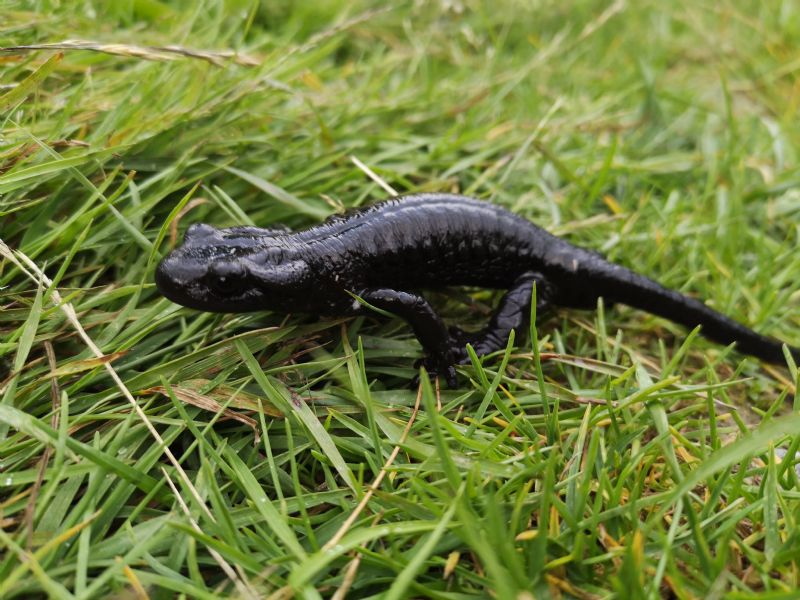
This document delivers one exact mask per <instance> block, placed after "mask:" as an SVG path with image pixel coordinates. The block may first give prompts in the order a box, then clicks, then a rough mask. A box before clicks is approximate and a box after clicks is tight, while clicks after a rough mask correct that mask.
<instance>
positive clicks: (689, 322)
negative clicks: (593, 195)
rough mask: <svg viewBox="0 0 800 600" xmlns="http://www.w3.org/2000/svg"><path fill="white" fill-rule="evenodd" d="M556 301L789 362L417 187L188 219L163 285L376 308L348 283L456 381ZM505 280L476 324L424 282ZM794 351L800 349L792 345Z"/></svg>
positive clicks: (226, 300)
mask: <svg viewBox="0 0 800 600" xmlns="http://www.w3.org/2000/svg"><path fill="white" fill-rule="evenodd" d="M534 283H535V284H536V290H537V314H541V312H542V311H544V310H546V309H547V308H548V307H549V306H552V305H557V306H565V307H572V308H586V309H592V308H594V307H595V306H596V305H597V300H598V298H600V297H601V296H602V297H603V298H604V300H605V302H606V304H607V305H610V304H612V303H618V302H619V303H623V304H628V305H630V306H633V307H636V308H639V309H642V310H646V311H648V312H650V313H653V314H656V315H659V316H661V317H665V318H667V319H669V320H671V321H674V322H676V323H680V324H681V325H685V326H687V327H691V328H693V327H695V326H697V325H701V326H702V333H703V335H705V336H706V337H708V338H710V339H712V340H714V341H716V342H719V343H721V344H726V345H727V344H731V343H733V342H736V348H737V350H739V351H740V352H743V353H745V354H750V355H753V356H755V357H758V358H760V359H762V360H765V361H767V362H771V363H781V362H783V361H784V356H783V352H782V349H781V342H779V341H778V340H775V339H773V338H768V337H765V336H762V335H759V334H757V333H755V332H754V331H753V330H751V329H750V328H748V327H746V326H744V325H742V324H741V323H738V322H736V321H734V320H732V319H729V318H728V317H726V316H724V315H722V314H720V313H718V312H716V311H714V310H712V309H711V308H709V307H707V306H706V305H705V304H703V303H702V302H700V301H698V300H695V299H693V298H689V297H688V296H685V295H683V294H681V293H679V292H676V291H674V290H670V289H667V288H665V287H663V286H661V285H659V284H658V283H656V282H655V281H653V280H651V279H648V278H646V277H644V276H642V275H639V274H638V273H635V272H633V271H631V270H629V269H626V268H624V267H622V266H619V265H615V264H613V263H610V262H608V261H607V260H605V259H604V258H603V257H601V256H600V255H598V254H596V253H594V252H592V251H589V250H585V249H583V248H579V247H577V246H574V245H572V244H570V243H569V242H566V241H565V240H562V239H560V238H557V237H555V236H553V235H551V234H549V233H548V232H546V231H545V230H543V229H541V228H539V227H537V226H536V225H533V224H532V223H530V222H529V221H527V220H525V219H523V218H521V217H519V216H517V215H515V214H513V213H511V212H509V211H507V210H505V209H503V208H500V207H498V206H495V205H493V204H490V203H488V202H481V201H478V200H474V199H471V198H466V197H464V196H457V195H451V194H418V195H411V196H403V197H399V198H395V199H392V200H388V201H386V202H381V203H379V204H375V205H374V206H371V207H368V208H366V209H363V210H360V211H357V212H353V213H351V214H348V215H345V216H334V217H331V218H330V219H328V220H327V221H325V222H324V223H322V224H320V225H318V226H315V227H312V228H310V229H306V230H304V231H298V232H291V231H289V230H286V229H260V228H256V227H231V228H228V229H215V228H214V227H211V226H210V225H204V224H196V225H192V226H191V227H190V228H189V230H188V231H187V232H186V238H185V240H184V243H183V245H182V246H180V247H178V248H177V249H175V250H174V251H173V252H171V253H170V254H169V255H168V256H167V257H166V258H165V259H164V260H162V261H161V263H160V264H159V266H158V270H157V271H156V285H157V286H158V289H159V290H160V291H161V293H162V294H164V296H166V297H167V298H169V299H170V300H172V301H174V302H177V303H178V304H182V305H183V306H188V307H191V308H196V309H199V310H205V311H213V312H248V311H257V310H275V311H281V312H309V313H316V314H322V315H347V314H374V311H372V310H371V309H370V308H368V307H365V306H364V305H363V304H361V303H359V302H358V301H357V300H356V299H354V297H353V296H352V295H351V294H355V295H357V296H359V297H360V298H361V299H363V301H364V302H366V303H368V304H369V305H372V306H374V307H377V308H380V309H384V310H386V311H389V312H391V313H393V314H395V315H397V316H399V317H402V318H403V319H405V320H407V321H408V322H409V323H410V325H411V326H412V328H413V330H414V333H415V335H416V336H417V338H418V339H419V341H420V343H421V344H422V346H423V348H424V350H425V352H426V355H427V358H426V361H425V363H426V366H427V367H428V368H429V369H430V370H432V371H433V372H436V373H439V374H442V375H444V376H445V377H446V379H447V381H448V383H450V384H451V385H453V384H454V381H455V370H454V367H453V365H454V364H456V363H458V362H461V361H464V360H465V359H466V354H465V351H464V346H465V344H466V342H470V343H472V344H473V346H474V348H475V350H476V352H477V353H478V354H479V355H480V354H486V353H489V352H493V351H495V350H498V349H501V348H504V347H505V345H506V342H507V340H508V335H509V333H510V331H511V329H516V330H517V331H519V330H521V329H522V328H524V327H525V326H526V317H527V316H528V315H529V314H530V302H531V290H532V287H533V284H534ZM459 285H466V286H478V287H487V288H500V289H507V290H508V292H507V293H506V295H505V296H504V297H503V299H502V301H501V303H500V306H499V307H498V309H497V312H496V313H495V315H494V316H493V317H492V320H491V322H490V323H489V326H488V327H487V328H486V329H484V330H483V331H482V332H480V333H478V334H472V335H470V334H465V333H463V332H461V331H459V330H457V329H456V330H449V331H448V329H447V328H446V327H445V325H444V324H443V323H442V320H441V319H440V318H439V316H438V315H437V314H436V313H435V312H434V310H433V309H432V308H431V306H430V305H429V304H428V302H427V301H426V300H425V299H424V298H423V297H422V296H420V295H419V293H418V290H420V289H436V288H442V287H446V286H459ZM790 351H791V353H792V355H793V356H794V358H795V360H798V361H800V349H798V348H791V349H790Z"/></svg>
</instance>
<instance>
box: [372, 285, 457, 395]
mask: <svg viewBox="0 0 800 600" xmlns="http://www.w3.org/2000/svg"><path fill="white" fill-rule="evenodd" d="M359 296H360V297H361V298H362V299H363V300H364V301H365V302H367V303H369V304H371V305H372V306H374V307H375V308H380V309H381V310H385V311H388V312H390V313H392V314H394V315H397V316H398V317H400V318H401V319H404V320H405V321H407V322H408V323H409V325H411V329H412V330H413V331H414V335H415V336H417V339H418V340H419V343H420V344H422V348H423V350H425V354H426V358H425V359H424V360H423V364H424V365H425V368H426V369H427V370H428V371H429V372H431V373H432V374H438V375H441V376H442V377H444V379H445V381H447V385H448V386H449V387H451V388H453V387H455V386H456V370H455V367H454V366H453V365H454V364H455V360H454V357H453V354H452V352H451V343H452V342H451V340H450V336H449V334H448V333H447V327H445V325H444V323H443V322H442V319H441V318H439V315H437V314H436V311H434V310H433V308H432V307H431V305H430V304H428V301H427V300H425V298H423V297H422V296H420V295H418V294H413V293H410V292H403V291H399V290H393V289H388V288H379V289H371V290H364V291H362V292H361V293H359Z"/></svg>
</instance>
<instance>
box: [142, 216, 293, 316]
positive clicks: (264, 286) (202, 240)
mask: <svg viewBox="0 0 800 600" xmlns="http://www.w3.org/2000/svg"><path fill="white" fill-rule="evenodd" d="M287 239H288V238H287V235H286V233H276V232H275V231H274V230H259V229H256V228H254V227H247V228H242V227H232V228H229V229H216V228H214V227H212V226H210V225H205V224H195V225H192V226H191V227H189V229H188V230H187V232H186V236H185V238H184V241H183V245H181V246H179V247H178V248H176V249H175V250H173V251H172V252H170V253H169V254H168V255H167V256H166V257H165V258H164V259H163V260H162V261H161V263H159V265H158V268H157V269H156V276H155V280H156V287H157V288H158V290H159V291H160V292H161V293H162V294H163V295H164V296H166V297H167V298H169V299H170V300H172V301H173V302H175V303H177V304H181V305H182V306H187V307H189V308H196V309H198V310H206V311H212V312H249V311H256V310H272V309H276V310H285V311H289V310H299V311H302V310H304V306H303V305H302V302H301V300H302V299H304V297H307V294H305V293H304V292H303V288H305V285H304V282H306V281H307V279H308V266H307V265H306V263H305V261H303V260H302V259H300V258H299V257H297V256H295V254H296V253H295V252H292V250H291V248H292V246H291V244H289V243H287Z"/></svg>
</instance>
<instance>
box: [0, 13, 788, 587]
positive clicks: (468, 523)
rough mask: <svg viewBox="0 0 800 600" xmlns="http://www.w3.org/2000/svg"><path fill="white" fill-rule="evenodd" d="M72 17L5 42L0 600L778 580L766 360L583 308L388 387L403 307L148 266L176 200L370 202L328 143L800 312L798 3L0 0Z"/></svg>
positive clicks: (664, 269)
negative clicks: (326, 315)
mask: <svg viewBox="0 0 800 600" xmlns="http://www.w3.org/2000/svg"><path fill="white" fill-rule="evenodd" d="M78 38H80V39H82V40H86V41H88V42H89V44H88V47H80V46H86V45H85V44H84V45H82V44H77V45H76V44H71V45H69V44H68V45H65V47H63V48H61V49H53V48H50V49H29V50H17V51H14V52H3V53H0V69H2V81H0V84H2V87H1V88H0V110H1V111H2V131H1V132H0V135H1V136H2V137H0V194H2V196H0V215H1V216H2V221H1V222H0V223H1V225H0V237H1V238H2V240H3V241H4V242H5V244H7V245H8V247H9V248H11V249H13V250H15V251H18V252H19V253H20V254H10V251H9V252H6V256H5V258H4V260H3V262H2V263H0V285H2V289H0V306H2V312H0V354H1V355H2V356H0V375H1V376H2V377H1V379H2V381H1V382H0V526H1V527H0V597H4V598H22V597H26V598H27V597H42V596H52V597H57V598H72V597H77V598H90V597H101V596H109V595H114V596H124V597H140V598H145V597H149V598H171V597H175V596H182V597H190V598H215V597H219V596H220V595H234V596H239V597H261V596H265V597H274V598H288V597H292V596H296V597H303V598H317V597H335V598H343V597H345V596H346V597H349V598H366V597H373V596H377V595H378V594H381V593H383V594H384V597H387V598H403V597H426V598H441V599H449V598H467V597H475V598H482V597H486V596H488V595H491V596H495V597H497V598H502V599H505V598H519V599H528V598H543V597H563V598H580V599H584V598H661V597H664V598H673V597H674V598H681V599H684V598H686V599H689V598H700V597H706V598H731V599H749V598H757V597H763V598H773V599H774V598H794V597H796V591H795V590H796V589H797V588H798V586H800V533H798V531H799V530H798V527H797V521H798V519H800V483H799V482H798V474H797V470H796V465H797V461H796V459H795V458H794V457H795V453H796V451H797V450H798V449H799V448H800V437H798V434H797V432H798V431H800V415H798V408H800V407H799V406H798V404H797V400H796V399H795V398H796V397H795V393H796V389H797V385H798V371H797V368H796V366H795V365H793V364H789V365H788V367H789V368H782V367H771V366H765V365H760V364H758V363H757V362H756V361H754V360H752V359H747V358H744V357H742V356H741V355H738V354H736V353H735V352H733V351H731V350H730V349H725V348H721V347H719V346H716V345H714V344H712V343H710V342H707V341H704V340H703V339H702V338H701V337H699V336H696V335H692V334H690V332H687V331H685V330H683V329H681V328H680V327H677V326H674V325H672V324H670V323H668V322H665V321H663V320H660V319H657V318H654V317H651V316H648V315H646V314H644V313H641V312H638V311H634V310H631V309H627V308H625V307H605V308H604V307H603V306H602V305H600V306H598V309H597V310H596V311H594V312H591V311H588V312H586V311H585V312H581V311H558V312H556V313H554V314H551V315H548V316H544V317H543V318H542V319H541V320H540V322H539V326H538V329H537V330H536V331H535V336H531V337H530V338H529V339H526V337H525V336H522V335H520V336H518V340H517V342H518V345H517V346H516V347H514V348H509V351H508V352H506V353H505V355H502V354H503V353H500V354H501V355H497V356H490V357H486V358H483V359H477V358H476V359H475V360H474V363H473V364H472V365H469V366H466V367H464V368H462V369H460V372H461V376H460V387H459V388H458V389H455V390H446V389H442V390H439V389H438V388H437V387H436V385H435V382H434V384H431V383H430V382H429V381H428V380H427V379H426V378H425V377H423V379H422V385H421V387H420V389H419V390H416V389H410V388H409V387H408V382H409V380H411V378H412V377H413V376H414V374H415V372H414V369H413V367H412V365H413V363H414V360H415V358H417V357H419V355H420V349H419V345H418V344H417V343H416V341H415V340H414V339H413V338H412V336H411V335H410V332H409V329H408V327H407V326H406V325H404V324H403V323H402V322H399V321H396V320H372V319H353V320H345V319H340V320H316V319H314V318H313V317H312V316H305V315H291V316H289V317H288V318H287V317H286V316H285V315H279V314H269V313H257V314H248V315H213V314H203V313H197V312H193V311H190V310H186V309H182V308H180V307H178V306H176V305H173V304H171V303H170V302H168V301H166V300H165V299H163V298H161V297H160V296H159V295H158V293H157V292H156V290H155V289H154V286H153V284H152V278H153V270H154V267H155V265H156V263H157V261H158V259H159V258H160V257H161V256H162V255H163V254H164V253H165V252H166V251H168V249H169V248H170V247H171V246H172V245H173V244H174V243H175V240H176V238H175V234H176V233H177V234H178V235H180V232H182V231H183V230H184V229H185V228H186V227H187V226H188V225H189V224H190V223H193V222H200V221H205V222H210V223H214V224H216V225H219V226H224V225H231V224H246V223H254V224H258V225H261V226H269V225H270V224H273V223H285V224H287V225H289V226H292V227H300V226H305V225H309V224H312V223H315V222H318V221H319V220H320V219H321V218H323V217H324V216H325V215H327V214H330V213H333V212H336V211H339V210H341V209H342V208H344V207H352V206H359V205H364V204H368V203H370V202H373V201H376V200H379V199H382V198H385V197H386V196H387V192H386V191H384V190H383V189H382V187H381V186H380V185H378V184H377V183H376V182H374V181H373V180H371V179H370V178H369V177H368V176H367V175H366V174H365V172H364V170H363V169H362V168H359V166H357V162H354V160H353V157H354V158H355V159H357V160H360V161H362V163H363V164H364V165H366V166H368V167H369V168H370V169H372V170H374V171H375V173H376V174H377V176H378V177H379V178H380V179H381V180H382V181H384V182H386V183H387V184H388V185H390V186H391V187H392V188H394V189H396V190H398V191H401V192H407V191H409V192H410V191H445V190H446V191H459V192H462V193H467V194H471V195H475V196H478V197H481V198H485V199H487V200H491V201H492V202H496V203H498V204H501V205H504V206H506V207H508V208H511V209H513V210H515V211H517V212H518V213H520V214H522V215H525V216H526V217H528V218H530V219H531V220H533V221H535V222H537V223H539V224H541V225H543V226H546V227H547V228H549V229H550V230H552V231H554V232H556V233H559V234H561V235H564V236H567V237H568V238H569V239H571V240H573V241H575V242H576V243H579V244H581V245H584V246H587V247H591V248H594V249H597V250H598V251H601V252H603V253H605V254H606V255H607V256H609V257H610V258H611V259H613V260H615V261H618V262H620V263H622V264H626V265H628V266H631V267H635V268H636V269H637V270H639V271H641V272H643V273H646V274H648V275H650V276H652V277H654V278H657V279H658V280H660V281H662V282H663V283H665V284H667V285H669V286H672V287H675V288H677V289H680V290H682V291H684V292H687V293H691V294H693V295H697V296H700V297H703V298H705V299H707V300H708V302H709V303H710V304H711V305H713V306H714V307H715V308H717V309H719V310H721V311H723V312H725V313H727V314H730V315H731V316H733V317H735V318H737V319H739V320H741V321H743V322H746V323H749V324H752V326H753V327H754V328H756V329H757V330H759V331H761V332H764V333H768V334H772V335H776V336H778V337H781V338H782V339H784V340H786V341H787V342H790V343H794V344H795V345H797V344H798V343H800V316H799V315H800V288H799V287H798V283H797V282H798V281H799V280H800V254H798V252H797V247H798V242H800V195H799V194H798V192H797V189H796V187H797V184H798V183H800V168H798V148H800V125H798V122H797V118H796V112H797V103H798V98H799V96H798V89H800V88H799V87H798V73H799V69H800V54H798V51H797V43H798V40H800V9H798V7H797V6H796V5H795V4H794V3H792V2H788V1H786V2H779V1H777V2H764V3H762V2H756V1H746V2H734V1H733V0H723V1H722V2H711V1H706V0H702V1H701V2H690V1H688V0H686V1H679V2H675V3H661V2H656V1H654V0H644V1H643V2H624V1H617V2H613V3H609V2H600V1H595V0H570V1H569V2H563V3H559V2H548V1H543V2H536V3H524V2H514V1H513V0H504V1H502V2H495V1H492V2H480V1H477V0H475V1H472V0H465V1H463V2H430V3H423V2H415V3H411V2H407V3H393V4H391V5H384V3H378V2H375V3H368V2H345V1H343V0H326V1H324V2H316V3H313V8H312V3H293V2H290V1H288V0H287V1H285V2H270V3H263V4H262V3H258V2H250V1H246V0H227V1H223V0H204V1H203V2H199V3H193V2H169V3H167V2H163V1H160V0H126V1H121V2H113V3H110V2H109V3H99V2H97V3H95V2H89V1H86V2H58V1H55V0H52V1H44V0H42V1H27V2H22V1H19V2H15V1H13V0H11V1H9V2H6V3H5V5H4V19H3V21H2V23H0V45H2V46H23V45H34V46H36V45H41V44H47V43H55V42H61V41H63V40H67V39H78ZM170 46H173V47H175V48H172V49H170V48H168V47H170ZM200 51H202V52H200ZM231 51H235V52H237V53H238V54H237V55H235V56H232V55H231ZM25 257H27V258H28V259H29V260H30V264H28V266H26V267H25V270H27V271H28V272H29V273H30V274H31V276H30V277H29V276H27V275H25V274H24V272H23V270H22V269H21V268H20V267H19V266H17V265H16V264H15V263H14V260H16V261H24V260H25ZM36 268H38V269H41V271H42V272H44V273H45V274H46V276H47V277H48V279H47V280H43V279H42V278H41V277H40V276H38V275H36ZM49 281H51V282H52V283H47V282H49ZM59 298H61V302H60V303H59V304H58V306H56V305H55V304H54V301H55V302H56V303H58V302H59V300H58V299H59ZM431 298H432V299H433V300H434V302H435V303H436V305H437V307H438V308H439V309H440V310H441V312H442V313H443V314H445V315H446V316H447V317H448V319H450V320H451V321H452V322H454V323H459V324H468V325H474V326H476V327H477V326H479V325H480V324H481V323H482V322H483V321H484V320H485V319H486V315H487V314H488V312H489V310H490V308H491V305H492V302H493V301H494V299H495V298H496V294H495V293H493V292H488V291H483V290H481V291H474V292H471V293H469V294H467V293H464V292H462V291H454V292H452V293H448V294H441V293H440V294H435V295H434V294H432V295H431ZM68 306H72V307H74V311H75V312H74V314H73V315H70V314H68V313H69V309H68V308H67V307H68ZM65 308H66V309H67V310H66V311H65ZM80 328H83V329H84V330H85V335H86V336H87V337H86V338H84V337H82V336H81V334H80V333H79V329H80ZM521 333H522V332H520V334H521ZM87 338H88V339H89V340H91V342H89V341H87ZM530 339H534V340H536V342H535V344H531V342H530ZM92 344H96V347H97V353H99V354H100V357H98V356H96V352H95V351H94V350H92ZM112 367H113V369H112ZM114 373H116V374H118V376H119V378H120V380H121V381H120V382H117V381H115V380H114V378H113V374H114ZM125 390H129V392H126V391H125ZM126 393H129V394H130V398H126ZM131 402H133V403H134V404H133V405H132V404H131ZM782 456H783V457H784V459H783V460H781V457H782Z"/></svg>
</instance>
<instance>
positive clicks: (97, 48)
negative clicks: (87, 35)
mask: <svg viewBox="0 0 800 600" xmlns="http://www.w3.org/2000/svg"><path fill="white" fill-rule="evenodd" d="M33 50H89V51H91V52H102V53H104V54H115V55H117V56H129V57H132V58H142V59H144V60H157V61H163V60H178V59H180V58H197V59H200V60H205V61H207V62H210V63H211V64H213V65H216V66H218V67H221V66H223V65H224V64H225V63H226V62H228V61H230V62H234V63H236V64H237V65H242V66H245V67H255V66H258V65H260V64H261V59H259V58H256V57H254V56H249V55H247V54H240V53H238V52H235V51H233V50H197V49H195V48H184V47H182V46H173V45H169V46H138V45H135V44H103V43H101V42H95V41H92V40H64V41H62V42H52V43H48V44H28V45H24V46H8V47H5V48H0V52H30V51H33Z"/></svg>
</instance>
